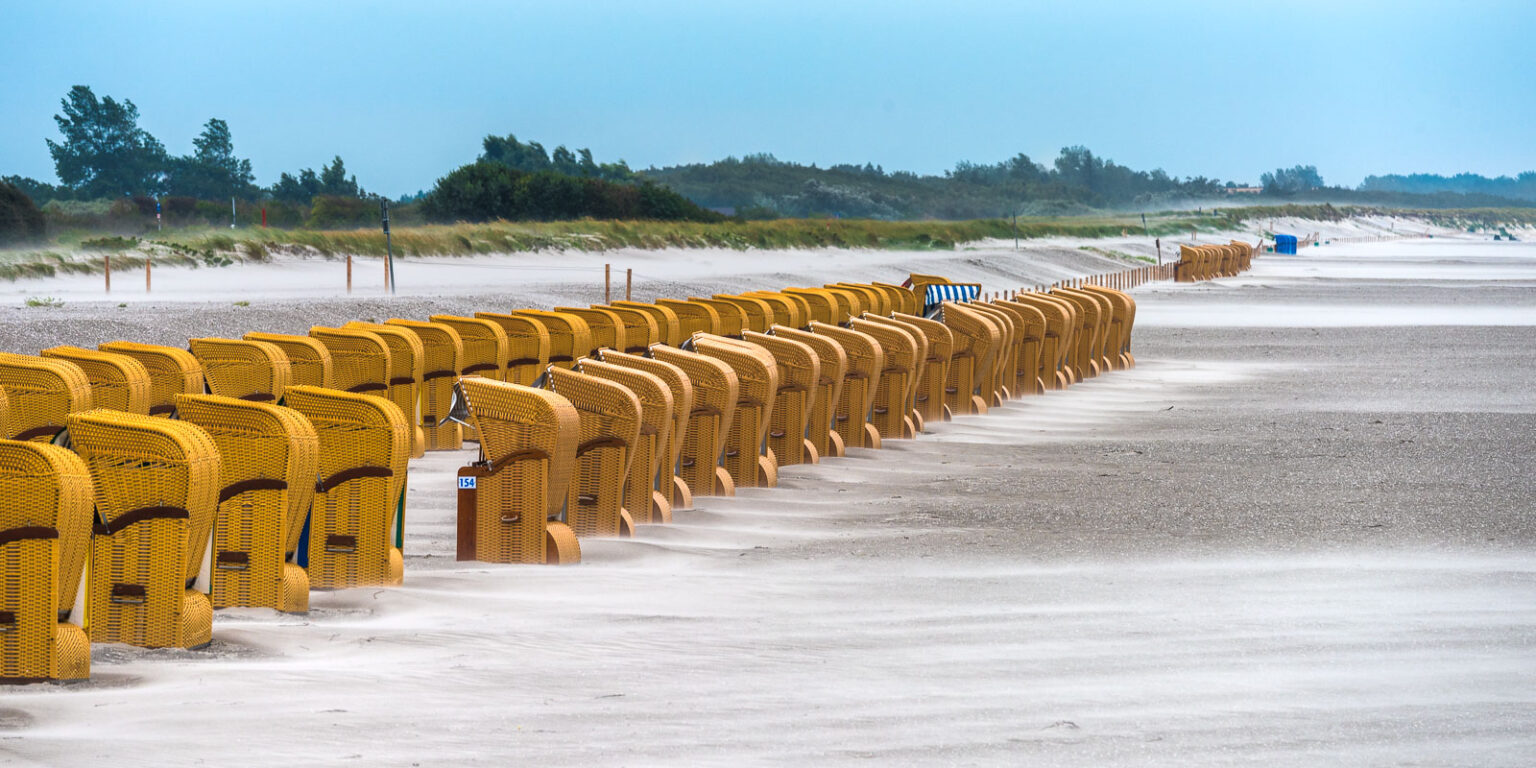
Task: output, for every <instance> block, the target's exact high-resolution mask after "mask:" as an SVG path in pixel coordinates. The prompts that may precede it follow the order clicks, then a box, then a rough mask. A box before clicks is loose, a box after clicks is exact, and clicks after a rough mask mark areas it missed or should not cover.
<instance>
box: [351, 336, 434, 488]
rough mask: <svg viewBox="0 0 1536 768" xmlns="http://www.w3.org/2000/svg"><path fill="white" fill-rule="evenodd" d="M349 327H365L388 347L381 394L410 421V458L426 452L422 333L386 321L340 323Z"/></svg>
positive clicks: (424, 357)
mask: <svg viewBox="0 0 1536 768" xmlns="http://www.w3.org/2000/svg"><path fill="white" fill-rule="evenodd" d="M342 327H343V328H346V329H348V330H359V331H367V332H369V333H372V334H374V335H375V336H378V337H379V338H381V339H383V340H384V346H386V347H388V348H389V379H388V380H387V381H386V382H385V383H386V384H388V385H389V388H388V389H387V390H385V391H384V397H385V398H387V399H388V400H389V401H390V402H391V403H394V404H395V405H396V406H397V407H398V408H399V409H400V412H401V413H404V414H405V420H406V421H407V422H408V423H410V425H411V458H421V457H422V456H424V455H425V454H426V452H427V435H426V431H425V430H424V429H423V428H422V426H421V421H422V419H421V412H420V400H421V379H422V377H423V376H425V375H426V370H427V364H426V355H427V353H426V349H425V347H423V346H422V343H421V337H420V336H418V335H416V334H415V333H413V332H411V331H410V330H409V329H407V328H401V327H399V326H396V325H389V324H388V323H384V324H380V323H363V322H357V321H352V322H349V323H347V324H346V325H344V326H342Z"/></svg>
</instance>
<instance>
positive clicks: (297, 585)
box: [277, 563, 309, 613]
mask: <svg viewBox="0 0 1536 768" xmlns="http://www.w3.org/2000/svg"><path fill="white" fill-rule="evenodd" d="M277 609H278V610H279V611H282V612H283V613H309V573H308V572H307V571H305V570H304V569H303V568H300V567H299V566H297V565H294V564H293V563H283V592H282V597H281V598H279V602H278V605H277Z"/></svg>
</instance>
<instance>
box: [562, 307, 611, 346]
mask: <svg viewBox="0 0 1536 768" xmlns="http://www.w3.org/2000/svg"><path fill="white" fill-rule="evenodd" d="M554 311H556V312H564V313H566V314H568V315H575V316H576V317H579V318H581V319H582V320H585V321H587V328H588V330H590V331H591V333H592V348H591V350H589V352H588V354H589V355H590V354H591V353H593V352H596V351H597V350H600V349H616V350H618V351H620V352H623V351H624V350H626V349H628V348H629V329H628V328H627V327H626V326H625V325H624V319H623V318H621V317H619V314H618V313H617V312H614V311H612V310H608V309H603V308H601V307H555V310H554Z"/></svg>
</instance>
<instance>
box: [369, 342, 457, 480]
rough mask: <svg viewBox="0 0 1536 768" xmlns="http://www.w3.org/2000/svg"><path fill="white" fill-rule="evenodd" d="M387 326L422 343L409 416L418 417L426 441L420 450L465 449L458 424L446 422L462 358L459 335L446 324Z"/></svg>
mask: <svg viewBox="0 0 1536 768" xmlns="http://www.w3.org/2000/svg"><path fill="white" fill-rule="evenodd" d="M388 324H389V325H390V326H391V327H395V328H402V329H405V330H407V331H409V332H411V333H414V334H415V335H416V338H417V340H418V341H420V342H421V349H422V355H421V359H422V373H421V383H420V385H419V386H418V387H417V390H416V391H417V398H418V399H417V406H416V408H415V409H414V410H413V411H411V413H416V414H418V418H419V422H418V425H417V426H418V427H419V428H420V429H421V433H422V435H423V438H424V439H425V441H426V443H425V445H424V446H423V449H424V450H428V451H456V450H458V449H459V448H461V447H463V445H464V434H463V432H462V431H461V429H460V425H459V424H458V422H453V421H446V420H445V419H446V417H447V415H448V409H449V406H451V405H452V404H453V384H454V382H456V381H458V380H459V368H460V366H461V360H462V359H463V356H464V343H463V341H462V340H461V339H460V338H459V332H458V331H456V330H454V329H453V326H451V325H448V324H446V323H430V322H422V321H419V320H401V319H399V318H396V319H393V320H390V321H388Z"/></svg>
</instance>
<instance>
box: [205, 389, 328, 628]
mask: <svg viewBox="0 0 1536 768" xmlns="http://www.w3.org/2000/svg"><path fill="white" fill-rule="evenodd" d="M176 411H177V413H179V414H181V418H182V420H184V421H186V422H188V423H190V424H196V425H197V426H199V427H201V428H202V429H203V431H204V432H207V433H208V436H209V437H210V438H212V439H213V443H214V445H215V446H217V447H218V450H219V492H218V516H217V518H216V521H215V522H214V525H213V548H212V552H213V567H212V570H211V572H210V580H211V584H210V586H211V589H210V590H209V595H210V598H211V599H212V601H213V607H214V608H231V607H256V608H275V609H277V610H279V611H285V612H289V613H303V612H305V611H308V610H309V575H308V574H306V573H305V572H304V569H303V568H301V567H300V566H299V565H298V563H297V560H298V558H297V551H298V548H299V540H300V538H301V537H302V535H303V532H304V523H305V521H306V520H307V519H308V517H309V508H310V503H311V502H312V501H313V500H314V498H315V487H314V484H315V473H316V471H317V470H318V467H319V460H320V439H319V437H318V435H316V434H315V429H314V427H312V426H310V423H309V420H308V419H306V418H304V417H303V416H302V415H300V414H299V412H298V411H295V410H293V409H291V408H284V407H282V406H279V405H272V404H270V403H253V402H250V401H247V400H236V399H234V398H230V397H219V396H218V395H180V396H178V397H177V398H176Z"/></svg>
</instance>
